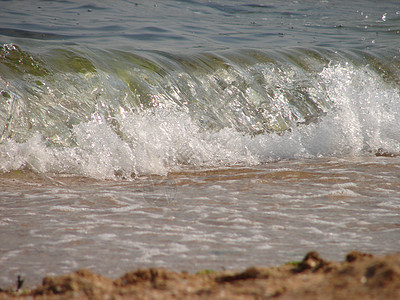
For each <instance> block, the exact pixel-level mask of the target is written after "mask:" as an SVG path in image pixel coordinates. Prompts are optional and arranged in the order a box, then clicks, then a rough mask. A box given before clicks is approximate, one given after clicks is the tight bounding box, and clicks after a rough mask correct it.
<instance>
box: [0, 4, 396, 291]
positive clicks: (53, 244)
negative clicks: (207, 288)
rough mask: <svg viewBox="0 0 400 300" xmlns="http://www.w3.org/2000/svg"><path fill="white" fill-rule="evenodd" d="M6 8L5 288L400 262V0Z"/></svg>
mask: <svg viewBox="0 0 400 300" xmlns="http://www.w3.org/2000/svg"><path fill="white" fill-rule="evenodd" d="M0 6H1V8H0V286H8V285H12V284H13V283H14V282H15V280H16V278H17V275H22V276H23V277H24V278H25V281H26V284H31V285H32V284H37V283H39V282H40V280H41V278H42V277H44V276H46V275H55V274H62V273H66V272H70V271H74V270H76V269H79V268H89V269H91V270H93V271H94V272H99V273H101V274H103V275H107V276H111V277H117V276H120V275H122V274H123V273H124V272H127V271H130V270H132V269H134V268H138V267H151V266H159V267H167V268H170V269H173V270H178V271H179V270H187V271H191V272H196V271H198V270H201V269H206V268H208V269H210V268H211V269H237V268H244V267H248V266H250V265H258V264H262V265H274V264H279V263H284V262H286V261H293V260H299V259H301V258H302V257H303V255H304V254H305V252H307V251H309V250H317V251H318V252H319V253H320V254H321V255H322V256H324V257H326V258H329V259H342V258H343V255H345V253H346V252H348V251H351V250H359V251H365V252H372V253H375V254H384V253H390V252H394V251H399V250H400V157H399V152H400V126H399V124H400V5H399V3H398V1H369V0H368V1H344V0H343V1H339V0H337V1H316V0H313V1H311V0H304V1H301V0H298V1H261V0H258V1H257V0H254V1H244V0H237V1H227V0H225V1H202V0H199V1H172V0H168V1H161V0H160V1H128V0H119V1H112V2H110V1H93V2H88V3H87V4H83V3H81V2H78V1H0Z"/></svg>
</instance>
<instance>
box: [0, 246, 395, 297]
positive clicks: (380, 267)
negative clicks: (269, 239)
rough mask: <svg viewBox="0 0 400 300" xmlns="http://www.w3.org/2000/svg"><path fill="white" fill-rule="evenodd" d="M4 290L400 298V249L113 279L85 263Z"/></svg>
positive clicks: (4, 293)
mask: <svg viewBox="0 0 400 300" xmlns="http://www.w3.org/2000/svg"><path fill="white" fill-rule="evenodd" d="M21 280H22V279H21V278H19V279H18V281H17V282H16V285H17V284H19V285H20V288H19V289H18V291H16V289H17V287H16V285H15V287H10V288H9V289H6V290H1V291H0V299H328V298H330V299H339V298H342V299H363V300H365V299H400V252H397V253H395V254H389V255H383V256H374V255H372V254H365V253H361V252H357V251H353V252H350V253H349V254H347V256H346V257H345V260H344V261H342V262H335V261H327V260H324V259H323V258H321V257H320V256H319V254H318V253H317V252H309V253H307V254H306V255H305V257H304V259H303V260H302V261H299V262H290V263H286V264H284V265H282V266H278V267H261V266H256V267H249V268H247V269H245V270H239V271H213V270H202V271H199V272H197V273H196V274H191V273H187V272H173V271H170V270H167V269H163V268H149V269H138V270H135V271H132V272H128V273H126V274H125V275H123V276H122V277H120V278H117V279H110V278H106V277H103V276H102V275H98V274H94V273H92V272H91V271H89V270H87V269H81V270H78V271H76V272H73V273H69V274H66V275H61V276H54V277H45V278H44V279H43V282H42V284H41V285H39V286H37V287H35V288H32V289H29V290H25V289H24V287H23V282H21Z"/></svg>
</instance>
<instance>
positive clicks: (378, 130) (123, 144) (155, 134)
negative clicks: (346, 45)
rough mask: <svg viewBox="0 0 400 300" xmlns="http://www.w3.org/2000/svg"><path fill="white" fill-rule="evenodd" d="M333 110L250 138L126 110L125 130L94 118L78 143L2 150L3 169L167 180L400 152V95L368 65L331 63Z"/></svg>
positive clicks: (159, 110)
mask: <svg viewBox="0 0 400 300" xmlns="http://www.w3.org/2000/svg"><path fill="white" fill-rule="evenodd" d="M319 77H320V81H321V82H322V83H323V84H324V86H325V87H326V93H327V96H328V97H329V98H330V99H331V100H332V102H333V103H334V107H333V108H332V110H331V111H329V112H328V114H327V115H326V116H325V117H322V118H321V120H320V121H319V122H318V123H313V124H308V125H300V126H298V127H295V128H293V129H292V130H291V131H290V132H289V131H288V132H286V133H284V134H281V135H278V134H260V135H256V136H250V135H247V134H243V133H241V132H237V131H235V130H234V129H232V128H224V129H222V130H219V131H211V130H205V129H202V128H201V127H200V126H199V125H198V124H197V123H196V121H194V120H193V119H192V118H191V116H190V114H189V112H187V111H182V110H179V109H177V108H166V107H155V108H153V109H150V110H146V111H142V112H139V113H133V112H125V111H122V113H121V116H120V117H116V121H117V122H118V124H119V128H118V129H117V130H116V128H114V127H113V126H111V125H109V124H108V123H107V122H105V121H103V120H102V118H93V120H92V121H89V122H83V123H81V124H79V125H77V126H75V127H74V128H73V133H72V134H73V137H74V140H75V141H76V145H75V146H71V147H54V146H48V144H47V143H46V141H45V140H44V139H43V138H42V136H40V134H35V135H34V136H33V137H32V138H30V139H29V140H27V141H26V142H25V143H17V142H15V141H13V140H11V139H9V140H7V141H6V142H5V143H3V144H1V145H0V170H1V171H10V170H15V169H21V168H24V167H25V166H28V167H30V168H32V169H33V170H35V171H38V172H50V173H57V174H73V175H81V176H88V177H93V178H102V179H104V178H118V177H124V178H128V179H129V178H131V177H132V176H133V177H134V176H135V175H141V174H161V175H164V174H166V173H167V172H169V171H171V170H176V169H179V168H180V167H181V166H182V165H191V166H195V167H198V166H203V167H204V166H212V167H215V166H220V165H234V164H245V165H254V164H258V163H262V162H268V161H271V160H279V159H295V158H309V157H320V156H348V155H365V154H366V153H368V151H372V152H373V151H376V150H377V149H384V151H388V152H399V151H400V127H399V126H398V124H400V106H399V105H398V103H400V95H399V92H398V91H397V90H396V89H395V88H394V87H392V86H390V85H388V84H386V83H385V82H384V81H383V79H382V78H381V77H380V76H378V75H377V74H375V73H373V72H372V71H371V70H369V69H368V68H367V67H363V68H355V67H352V66H350V65H343V66H342V65H332V66H329V67H327V68H325V69H324V70H323V71H322V72H321V73H320V74H319Z"/></svg>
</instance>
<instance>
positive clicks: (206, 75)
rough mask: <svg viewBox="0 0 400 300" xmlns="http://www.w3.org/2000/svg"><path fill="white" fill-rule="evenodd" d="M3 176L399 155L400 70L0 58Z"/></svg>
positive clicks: (312, 60)
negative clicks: (27, 171)
mask: <svg viewBox="0 0 400 300" xmlns="http://www.w3.org/2000/svg"><path fill="white" fill-rule="evenodd" d="M0 61H1V64H0V73H1V80H0V89H1V94H0V97H1V98H2V101H1V103H0V115H1V122H0V134H1V137H0V142H1V144H0V149H1V158H2V159H1V161H0V169H1V170H3V171H10V170H14V169H21V168H25V167H29V168H32V169H34V170H37V171H38V172H54V173H67V174H76V175H83V176H89V177H94V178H134V177H136V176H137V175H141V174H149V173H150V174H165V173H167V172H168V171H171V170H176V169H179V168H181V167H184V166H195V167H199V166H219V165H235V164H244V165H249V164H250V165H254V164H258V163H264V162H268V161H271V160H279V159H293V158H302V157H303V158H304V157H319V156H347V155H351V156H357V155H370V153H393V154H394V155H396V154H397V153H399V151H400V149H399V141H400V132H399V130H397V129H396V128H397V126H396V124H399V121H400V120H399V116H400V111H399V108H398V105H397V104H398V103H399V101H400V99H399V98H400V96H399V82H398V78H399V77H398V75H399V74H400V71H399V70H400V68H399V62H398V61H397V60H396V59H395V58H392V59H388V58H386V57H384V56H377V55H373V54H369V53H364V52H357V51H354V52H351V53H347V52H336V51H331V50H327V49H303V48H296V49H284V50H280V51H275V52H270V51H268V52H262V51H256V50H241V51H235V52H223V53H213V54H211V53H198V54H196V55H186V56H183V55H173V54H171V53H165V52H141V53H130V52H123V51H111V50H110V51H97V50H93V49H92V50H90V49H87V51H84V49H82V48H79V49H78V48H74V47H71V48H68V49H51V50H50V51H49V52H47V53H42V54H41V55H40V56H38V55H34V54H32V53H29V52H27V51H24V50H22V49H21V48H20V47H18V46H17V45H14V44H6V45H3V47H2V48H1V49H0Z"/></svg>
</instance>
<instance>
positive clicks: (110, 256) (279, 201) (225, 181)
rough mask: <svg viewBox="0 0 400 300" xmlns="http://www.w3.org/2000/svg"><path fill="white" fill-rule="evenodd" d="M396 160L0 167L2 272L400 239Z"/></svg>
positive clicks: (242, 260) (377, 247) (289, 253)
mask: <svg viewBox="0 0 400 300" xmlns="http://www.w3.org/2000/svg"><path fill="white" fill-rule="evenodd" d="M399 169H400V158H397V157H395V158H394V157H390V158H386V157H363V158H341V159H338V158H332V159H326V158H321V159H313V160H297V161H280V162H276V163H269V164H265V165H259V166H256V167H245V166H236V167H229V168H219V169H204V170H202V169H196V170H193V169H190V170H185V171H181V172H177V173H171V174H169V175H168V176H166V177H164V176H148V177H143V178H139V179H137V180H136V181H134V182H113V181H96V180H90V179H85V178H71V177H59V178H57V179H54V178H43V177H42V178H40V177H37V176H36V175H33V174H30V173H22V174H14V175H7V176H5V175H4V176H2V180H1V192H0V198H1V201H2V206H1V208H0V213H1V215H2V220H1V222H0V228H1V230H0V237H1V240H2V241H6V243H2V246H1V258H0V265H1V269H2V272H1V274H2V275H1V278H0V281H1V282H2V284H3V285H5V284H12V283H14V281H13V280H14V279H15V278H16V277H17V275H18V274H22V275H23V276H24V277H25V278H26V282H27V283H28V284H33V283H35V284H37V283H39V282H40V279H41V278H42V277H44V276H45V275H48V274H60V273H65V272H69V271H74V270H76V269H77V268H90V269H91V270H93V271H95V272H99V273H101V274H103V275H107V276H111V277H117V276H121V275H122V274H123V273H124V272H127V271H130V270H132V269H134V268H138V267H152V266H158V267H167V268H171V269H173V270H177V271H181V270H187V271H191V272H195V271H198V270H200V269H206V268H207V269H217V270H220V269H237V268H245V267H248V266H249V265H274V264H281V263H284V262H287V261H294V260H300V259H301V258H302V257H303V255H304V254H305V253H306V252H307V251H310V250H316V251H318V252H319V253H320V254H321V255H322V256H323V257H324V258H327V259H336V260H342V259H343V257H344V255H345V254H346V253H347V252H349V251H351V250H355V249H356V250H359V251H365V252H372V253H375V254H384V253H390V252H395V251H398V249H399V247H400V239H399V238H398V237H399V236H400V223H399V213H400V211H399V209H400V189H399V186H400V175H399V174H400V172H399Z"/></svg>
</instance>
